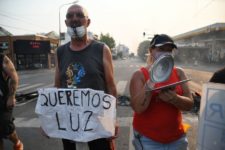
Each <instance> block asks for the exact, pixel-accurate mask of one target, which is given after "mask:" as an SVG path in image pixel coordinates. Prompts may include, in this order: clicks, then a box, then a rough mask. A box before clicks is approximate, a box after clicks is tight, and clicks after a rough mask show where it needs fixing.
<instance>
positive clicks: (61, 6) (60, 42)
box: [59, 0, 78, 45]
mask: <svg viewBox="0 0 225 150" xmlns="http://www.w3.org/2000/svg"><path fill="white" fill-rule="evenodd" d="M76 3H78V0H76V1H74V2H71V3H66V4H62V5H60V6H59V45H60V44H61V36H60V35H61V21H60V20H61V16H60V10H61V8H62V7H63V6H66V5H70V4H76Z"/></svg>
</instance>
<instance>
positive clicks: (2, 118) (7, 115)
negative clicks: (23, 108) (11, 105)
mask: <svg viewBox="0 0 225 150" xmlns="http://www.w3.org/2000/svg"><path fill="white" fill-rule="evenodd" d="M12 112H13V111H12V109H7V110H6V109H4V110H3V109H1V110H0V139H2V138H8V136H9V135H10V134H12V133H13V132H14V130H15V125H14V123H13V120H14V118H13V114H12Z"/></svg>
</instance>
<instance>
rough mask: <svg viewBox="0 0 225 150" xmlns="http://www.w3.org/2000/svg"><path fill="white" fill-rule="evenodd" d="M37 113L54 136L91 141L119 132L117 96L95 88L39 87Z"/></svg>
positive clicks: (49, 134)
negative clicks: (116, 130)
mask: <svg viewBox="0 0 225 150" xmlns="http://www.w3.org/2000/svg"><path fill="white" fill-rule="evenodd" d="M38 93H39V96H38V101H37V104H36V108H35V112H36V113H37V114H38V116H39V119H40V122H41V126H42V128H43V130H44V131H45V132H46V134H47V135H48V136H50V137H56V138H64V139H70V140H73V141H78V142H88V141H92V140H95V139H98V138H108V137H111V136H113V135H114V133H115V120H116V98H115V97H113V96H112V95H109V94H105V93H104V92H103V91H97V90H92V89H57V88H46V89H39V90H38Z"/></svg>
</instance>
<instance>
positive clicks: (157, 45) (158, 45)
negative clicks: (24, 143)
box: [155, 42, 177, 49]
mask: <svg viewBox="0 0 225 150" xmlns="http://www.w3.org/2000/svg"><path fill="white" fill-rule="evenodd" d="M166 44H170V45H173V46H174V48H176V49H177V46H176V45H175V44H174V43H172V42H165V43H160V44H156V45H155V47H160V46H163V45H166Z"/></svg>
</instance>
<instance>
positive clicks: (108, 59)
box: [103, 45, 119, 139]
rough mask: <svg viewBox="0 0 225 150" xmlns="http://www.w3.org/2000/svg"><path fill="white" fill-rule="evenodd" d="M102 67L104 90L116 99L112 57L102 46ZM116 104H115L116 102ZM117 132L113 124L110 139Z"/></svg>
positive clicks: (116, 123)
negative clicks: (113, 132)
mask: <svg viewBox="0 0 225 150" xmlns="http://www.w3.org/2000/svg"><path fill="white" fill-rule="evenodd" d="M103 67H104V72H105V80H106V88H107V92H108V94H110V95H113V96H114V97H115V98H117V91H116V84H115V81H114V77H113V64H112V55H111V52H110V49H109V47H108V46H106V45H104V48H103ZM116 104H117V102H116ZM118 132H119V124H118V122H117V121H116V122H115V135H114V136H112V137H111V139H113V138H116V137H117V135H118Z"/></svg>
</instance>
